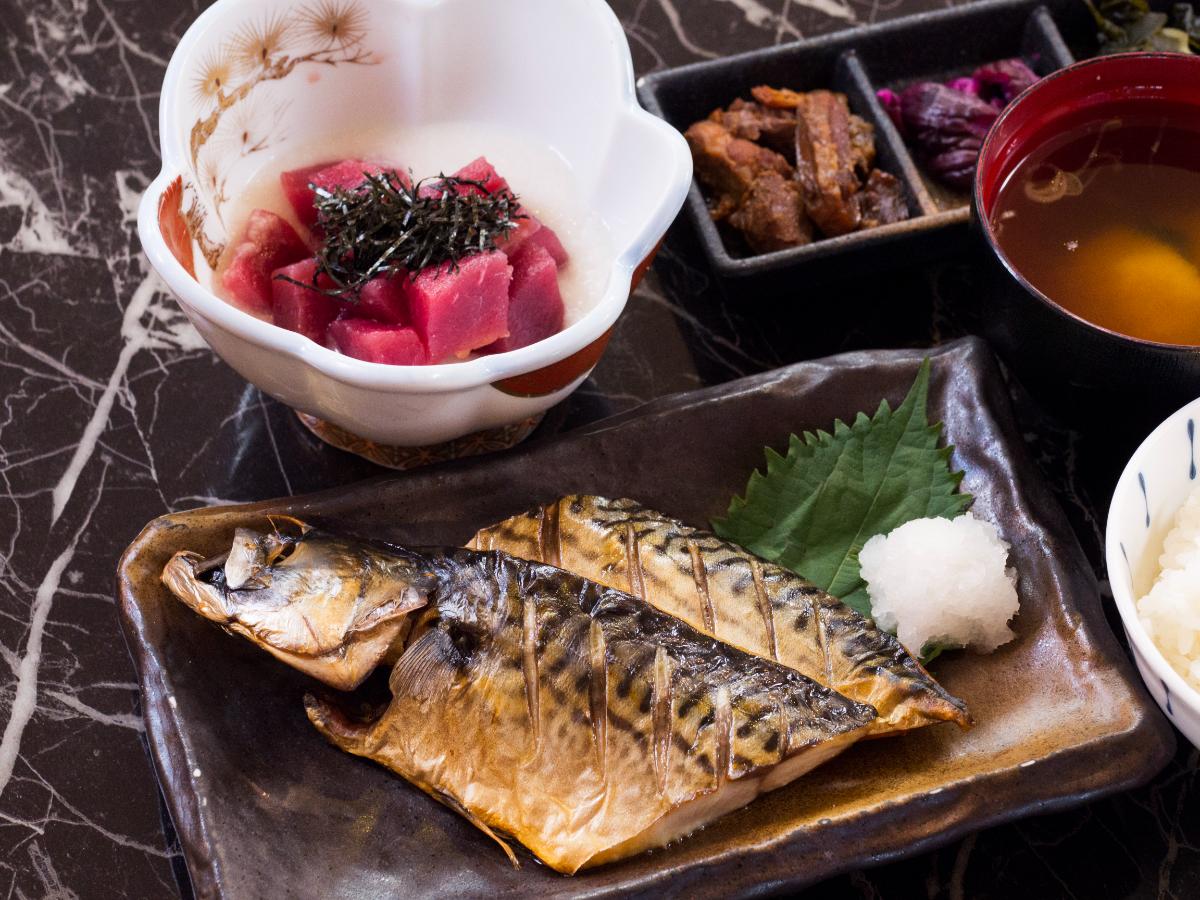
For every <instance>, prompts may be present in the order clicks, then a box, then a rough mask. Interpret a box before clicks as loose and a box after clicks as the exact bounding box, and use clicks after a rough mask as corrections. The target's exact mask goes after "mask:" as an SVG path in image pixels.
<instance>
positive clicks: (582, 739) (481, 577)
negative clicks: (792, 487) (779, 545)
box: [305, 550, 875, 874]
mask: <svg viewBox="0 0 1200 900" xmlns="http://www.w3.org/2000/svg"><path fill="white" fill-rule="evenodd" d="M429 558H430V568H431V569H434V570H436V571H437V573H438V579H439V584H438V587H437V588H436V589H435V590H434V591H433V593H432V595H431V598H430V607H429V609H428V610H427V611H426V612H425V613H424V614H423V615H422V621H421V622H420V623H419V624H418V625H417V626H416V627H415V628H414V631H413V635H412V636H411V639H410V643H409V645H408V647H407V649H406V650H405V652H404V654H403V655H402V656H401V657H400V659H399V661H398V662H397V663H396V665H395V667H394V669H393V670H392V673H391V678H390V685H391V690H392V695H393V696H392V700H391V702H390V704H389V706H388V708H387V709H386V711H385V712H384V713H383V714H382V715H380V716H379V717H378V718H377V719H376V720H375V721H372V722H367V723H361V722H353V721H351V720H350V719H349V718H348V717H346V716H345V715H344V714H343V713H342V712H341V711H340V710H339V708H338V706H337V704H336V703H330V702H328V701H326V700H322V699H318V698H316V697H313V696H309V697H307V698H306V700H305V703H306V709H307V712H308V715H309V718H310V719H311V720H312V722H313V724H314V725H315V726H316V727H317V728H318V729H319V730H320V731H321V732H322V733H323V734H324V735H325V736H326V737H327V738H328V739H329V740H330V741H331V742H332V743H334V744H335V745H337V746H338V747H340V748H342V749H343V750H346V751H348V752H350V753H353V754H356V755H359V756H363V757H367V758H369V759H372V760H374V761H376V762H378V763H381V764H382V765H384V766H386V767H388V768H389V769H392V770H393V771H395V772H397V773H399V774H400V775H402V776H404V778H406V779H407V780H408V781H410V782H412V783H413V784H414V785H416V786H418V787H420V788H421V789H422V790H424V791H426V792H427V793H428V794H430V795H431V796H433V797H434V798H436V799H438V800H440V801H442V802H444V803H446V804H447V805H448V806H450V807H451V808H454V809H456V810H458V811H459V812H461V813H463V814H464V815H465V816H466V817H467V818H468V819H469V820H470V821H472V822H473V823H474V824H476V825H477V826H478V827H480V828H481V829H483V830H484V831H485V832H486V833H488V834H490V835H491V836H492V837H494V838H496V839H497V840H499V841H500V842H501V843H502V844H503V840H502V839H501V838H500V837H498V833H499V834H500V835H511V836H512V837H514V838H516V839H517V840H519V841H520V842H521V843H523V844H524V845H525V846H526V847H528V848H529V849H530V850H531V851H533V853H535V854H536V855H537V856H538V857H539V858H540V859H541V860H543V861H544V862H545V863H546V864H547V865H549V866H551V867H553V868H554V869H556V870H557V871H559V872H563V873H567V874H571V873H574V872H576V871H578V870H579V869H580V868H582V867H585V866H590V865H598V864H600V863H603V862H608V861H611V860H615V859H619V858H621V857H623V856H627V855H630V854H633V853H637V852H640V851H641V850H643V849H647V848H649V847H653V846H661V845H663V844H665V843H667V842H668V841H670V840H673V839H674V838H676V837H681V836H682V835H684V834H686V833H689V832H691V831H693V830H695V829H696V828H698V827H700V826H702V825H703V824H705V823H706V822H708V821H710V820H711V819H713V818H716V817H717V816H719V815H722V814H724V813H725V812H727V811H729V810H731V809H735V808H738V807H741V806H743V805H745V804H746V803H748V802H750V801H751V800H752V799H753V798H754V797H755V796H757V795H758V794H759V793H761V792H764V791H767V790H773V789H775V788H776V787H780V786H782V785H783V784H786V783H788V782H789V781H791V780H793V779H794V778H796V777H798V776H799V775H800V774H802V773H803V771H807V770H808V769H809V768H811V767H812V766H813V765H816V764H818V763H820V762H822V761H824V760H825V759H827V758H829V757H831V756H833V755H835V754H836V753H837V752H840V751H841V750H842V749H844V748H845V747H846V746H849V744H851V743H853V742H854V741H855V740H857V739H858V738H859V737H861V736H863V735H865V734H866V732H867V726H869V724H870V723H871V722H872V721H873V720H874V718H875V710H874V709H872V708H871V707H869V706H867V705H865V704H860V703H855V702H853V701H851V700H847V699H846V698H844V697H842V696H841V695H839V694H837V693H836V692H834V691H831V690H829V689H827V688H824V687H822V686H820V685H818V684H816V683H815V682H814V681H812V680H811V679H809V678H806V677H804V676H803V675H801V674H799V673H798V672H795V671H794V670H791V669H788V668H786V667H783V666H779V665H776V664H774V663H771V662H770V661H768V660H764V659H762V658H759V657H756V656H754V655H751V654H747V653H744V652H742V651H740V650H737V649H736V648H733V647H729V646H727V645H725V644H722V643H721V642H719V641H717V640H715V639H713V638H711V637H709V636H706V635H702V634H700V633H699V632H697V631H695V630H694V629H692V628H690V627H688V626H687V625H686V624H684V623H682V622H680V621H679V620H677V619H675V618H673V617H671V616H668V615H666V614H665V613H663V612H661V611H659V610H656V609H654V608H653V607H651V606H649V605H648V604H646V603H644V602H641V601H639V600H638V599H637V598H635V597H631V596H629V595H628V594H625V593H622V592H620V591H616V590H613V589H611V588H606V587H603V586H601V585H598V584H595V583H593V582H589V581H587V580H585V579H583V578H580V577H579V576H577V575H573V574H571V573H568V572H564V571H563V570H561V569H557V568H554V567H552V566H549V565H544V564H540V563H534V562H529V561H525V560H518V559H515V558H513V557H511V556H509V555H507V554H503V553H494V552H488V553H477V552H472V551H468V550H456V551H446V552H445V553H444V554H443V555H440V556H439V555H437V554H436V552H432V553H431V555H430V557H429ZM506 849H507V848H506ZM510 855H511V853H510Z"/></svg>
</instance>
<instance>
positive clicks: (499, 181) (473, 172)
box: [454, 156, 508, 193]
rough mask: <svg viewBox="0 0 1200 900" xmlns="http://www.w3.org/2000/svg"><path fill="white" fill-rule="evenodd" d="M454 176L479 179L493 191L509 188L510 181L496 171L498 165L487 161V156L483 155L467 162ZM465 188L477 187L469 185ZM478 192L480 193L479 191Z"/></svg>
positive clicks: (467, 179) (469, 179) (468, 179)
mask: <svg viewBox="0 0 1200 900" xmlns="http://www.w3.org/2000/svg"><path fill="white" fill-rule="evenodd" d="M454 177H455V178H461V179H463V180H464V181H478V182H479V183H480V184H482V185H483V186H484V187H485V188H487V189H488V190H489V191H491V192H492V193H495V192H496V191H502V190H506V189H508V182H507V181H505V180H504V177H503V176H502V175H501V174H500V173H499V172H497V171H496V167H495V166H493V165H492V164H491V163H490V162H488V161H487V157H486V156H481V157H479V158H478V159H475V160H472V161H471V162H469V163H467V164H466V165H465V166H463V167H462V168H461V169H459V170H458V171H457V172H455V173H454ZM464 190H468V191H469V190H475V189H474V188H472V187H470V186H467V187H465V188H464ZM476 192H477V193H478V191H476Z"/></svg>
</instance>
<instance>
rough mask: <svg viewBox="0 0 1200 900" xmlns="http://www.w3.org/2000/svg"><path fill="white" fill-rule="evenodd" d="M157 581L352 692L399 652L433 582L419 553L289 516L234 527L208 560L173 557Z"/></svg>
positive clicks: (201, 609)
mask: <svg viewBox="0 0 1200 900" xmlns="http://www.w3.org/2000/svg"><path fill="white" fill-rule="evenodd" d="M281 525H282V528H281ZM162 580H163V583H164V584H165V585H166V586H167V587H168V588H169V589H170V591H171V593H173V594H174V595H175V596H176V597H178V598H179V599H180V600H182V601H183V602H184V603H185V604H186V605H188V606H189V607H191V608H192V609H193V610H195V611H196V612H197V613H199V614H200V615H202V616H204V618H206V619H210V620H212V621H214V622H216V623H217V624H219V625H220V626H221V627H223V628H224V629H225V630H226V631H229V632H231V633H233V634H239V635H241V636H242V637H245V638H247V639H248V640H250V641H251V642H252V643H254V644H256V645H258V646H259V647H261V648H262V649H264V650H266V651H267V652H268V653H270V654H272V655H273V656H275V657H277V658H278V659H280V660H282V661H283V662H285V663H287V664H288V665H290V666H292V667H293V668H296V669H299V670H300V671H302V672H305V673H307V674H308V675H311V676H313V677H314V678H317V679H319V680H320V681H323V682H324V683H326V684H328V685H329V686H331V687H333V688H337V689H338V690H353V689H354V688H356V687H357V686H358V685H359V684H361V683H362V681H363V680H364V679H365V678H366V677H367V676H368V675H369V674H370V673H371V671H372V670H374V669H375V667H376V666H378V665H379V664H380V663H383V662H385V661H387V660H388V657H389V654H391V653H393V652H396V653H398V652H399V651H400V650H401V649H403V644H404V640H405V638H406V637H407V636H408V632H409V629H410V628H411V621H410V618H411V616H410V614H411V613H413V612H414V611H415V610H418V609H421V608H422V607H424V606H425V605H426V604H427V603H428V599H429V595H430V593H431V592H432V591H433V589H434V588H435V586H436V583H437V577H436V575H435V573H434V572H433V570H432V569H431V567H430V564H429V560H427V559H426V558H425V557H423V556H422V555H420V554H418V553H411V552H408V551H404V550H399V549H393V548H387V549H384V548H380V547H376V546H374V545H371V544H366V543H361V542H356V541H349V540H346V539H343V538H339V537H335V536H332V535H327V534H323V533H321V532H319V531H315V530H313V529H312V528H310V527H309V526H308V525H305V524H304V523H302V522H299V521H297V520H294V519H286V520H284V519H278V520H272V530H271V531H268V532H265V533H262V532H258V531H253V530H250V529H247V528H239V529H238V530H237V532H236V533H235V535H234V538H233V544H232V546H231V547H230V549H229V552H228V553H226V554H223V555H222V556H219V557H216V558H214V559H203V558H202V557H200V556H199V555H198V554H196V553H190V552H186V551H184V552H180V553H177V554H175V556H174V557H173V558H172V559H171V561H170V562H169V563H168V564H167V566H166V568H165V569H164V570H163V574H162Z"/></svg>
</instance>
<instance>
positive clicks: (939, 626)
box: [858, 513, 1020, 653]
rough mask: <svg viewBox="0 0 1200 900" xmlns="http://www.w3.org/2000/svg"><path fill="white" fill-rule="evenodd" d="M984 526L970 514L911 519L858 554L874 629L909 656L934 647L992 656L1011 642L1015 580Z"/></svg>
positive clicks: (995, 537) (1001, 547)
mask: <svg viewBox="0 0 1200 900" xmlns="http://www.w3.org/2000/svg"><path fill="white" fill-rule="evenodd" d="M1008 549H1009V548H1008V544H1006V543H1005V542H1004V541H1003V540H1001V538H1000V535H999V534H998V533H997V531H996V528H995V526H994V525H992V523H991V522H985V521H983V520H981V519H976V518H975V517H974V516H972V515H971V514H970V513H967V514H966V515H962V516H959V517H958V518H956V519H917V520H915V521H912V522H907V523H906V524H904V525H901V526H900V527H899V528H896V529H895V530H893V531H892V532H891V533H890V534H888V535H886V536H885V535H876V536H875V537H873V538H871V539H870V540H869V541H867V543H866V545H865V546H864V547H863V548H862V551H861V552H860V553H859V555H858V558H859V562H860V563H861V564H862V576H863V579H864V580H865V581H866V582H867V592H868V593H869V594H870V596H871V611H872V614H873V615H874V617H875V621H876V622H877V623H878V624H879V626H880V627H881V628H883V629H884V630H885V631H890V632H893V633H894V634H895V635H896V636H897V637H898V638H900V642H901V643H903V644H904V645H905V646H906V647H907V648H908V649H909V650H910V651H911V652H913V653H920V652H921V650H922V648H924V647H926V646H928V645H930V644H937V645H940V646H953V647H970V648H972V649H974V650H978V651H980V652H983V653H988V652H991V651H992V650H995V649H996V648H997V647H999V646H1000V645H1001V644H1004V643H1007V642H1008V641H1011V640H1012V639H1013V637H1014V636H1015V635H1014V634H1013V631H1012V629H1011V628H1009V627H1008V621H1009V620H1010V619H1011V618H1012V617H1013V616H1015V615H1016V614H1017V608H1018V606H1019V603H1020V601H1019V600H1018V599H1017V589H1016V583H1017V573H1016V571H1015V570H1014V569H1010V568H1008Z"/></svg>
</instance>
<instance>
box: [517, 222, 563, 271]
mask: <svg viewBox="0 0 1200 900" xmlns="http://www.w3.org/2000/svg"><path fill="white" fill-rule="evenodd" d="M534 248H540V249H542V250H545V251H547V252H548V253H549V254H550V255H551V256H552V257H554V264H555V265H556V266H558V267H559V268H560V269H561V268H562V267H563V266H565V265H566V264H567V262H568V261H570V259H571V255H570V254H569V253H567V248H566V247H564V246H563V245H562V241H560V240H559V239H558V235H557V234H555V233H554V229H552V228H550V227H549V226H547V225H543V226H542V227H541V228H539V229H538V230H537V231H535V232H534V233H533V234H531V235H530V236H529V237H528V238H526V239H525V241H523V242H522V243H521V244H520V246H518V247H517V249H516V250H509V249H508V248H507V247H506V248H505V251H506V252H508V256H509V259H510V260H512V264H513V266H516V265H517V259H518V258H520V257H521V256H522V255H523V254H525V253H527V252H529V251H531V250H533V249H534Z"/></svg>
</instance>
